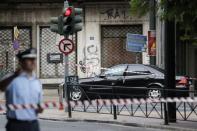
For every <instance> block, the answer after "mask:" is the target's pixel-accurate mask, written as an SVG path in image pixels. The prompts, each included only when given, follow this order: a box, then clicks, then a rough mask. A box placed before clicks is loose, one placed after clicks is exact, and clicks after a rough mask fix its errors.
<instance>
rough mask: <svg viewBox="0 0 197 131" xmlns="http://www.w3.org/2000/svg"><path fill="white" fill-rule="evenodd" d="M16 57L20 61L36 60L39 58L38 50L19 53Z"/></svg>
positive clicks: (31, 49) (32, 49)
mask: <svg viewBox="0 0 197 131" xmlns="http://www.w3.org/2000/svg"><path fill="white" fill-rule="evenodd" d="M16 56H17V57H18V59H19V60H22V59H28V58H29V59H32V58H36V57H37V54H36V49H34V48H30V49H27V50H25V51H23V52H19V53H18V54H17V55H16Z"/></svg>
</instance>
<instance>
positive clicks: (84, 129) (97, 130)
mask: <svg viewBox="0 0 197 131" xmlns="http://www.w3.org/2000/svg"><path fill="white" fill-rule="evenodd" d="M5 123H6V119H5V117H4V116H0V131H5V129H4V126H5ZM40 123H41V130H42V131H164V130H159V129H145V128H140V127H125V126H120V125H110V124H101V123H87V122H58V121H46V120H40Z"/></svg>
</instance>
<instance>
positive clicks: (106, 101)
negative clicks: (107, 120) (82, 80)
mask: <svg viewBox="0 0 197 131" xmlns="http://www.w3.org/2000/svg"><path fill="white" fill-rule="evenodd" d="M159 102H162V103H167V102H169V103H172V102H188V103H197V97H194V98H191V97H187V98H184V97H182V98H177V97H174V98H170V97H167V98H160V99H152V98H147V99H143V98H141V99H136V98H133V99H96V100H91V101H88V100H84V101H69V103H67V102H44V103H41V104H8V105H7V106H5V105H2V104H1V105H0V111H6V110H12V111H14V110H22V109H39V108H42V109H59V110H63V109H64V108H65V107H68V104H69V105H70V107H75V106H90V105H92V106H103V105H105V106H111V105H131V104H145V103H159Z"/></svg>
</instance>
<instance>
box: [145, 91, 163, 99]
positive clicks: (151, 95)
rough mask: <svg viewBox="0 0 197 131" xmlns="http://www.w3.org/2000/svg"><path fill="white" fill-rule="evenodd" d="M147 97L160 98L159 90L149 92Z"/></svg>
mask: <svg viewBox="0 0 197 131" xmlns="http://www.w3.org/2000/svg"><path fill="white" fill-rule="evenodd" d="M148 97H149V98H160V97H161V91H160V90H149V92H148Z"/></svg>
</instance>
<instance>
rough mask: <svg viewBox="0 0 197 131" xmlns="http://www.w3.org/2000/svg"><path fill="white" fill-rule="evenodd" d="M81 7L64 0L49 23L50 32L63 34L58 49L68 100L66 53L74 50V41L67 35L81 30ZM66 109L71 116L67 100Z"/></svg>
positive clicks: (67, 98)
mask: <svg viewBox="0 0 197 131" xmlns="http://www.w3.org/2000/svg"><path fill="white" fill-rule="evenodd" d="M82 11H83V10H82V8H74V7H73V6H70V5H69V3H68V1H67V0H65V1H64V8H63V12H62V14H61V15H59V16H58V17H51V25H50V29H51V31H52V32H55V33H58V34H60V35H63V36H64V39H62V40H61V41H60V42H59V50H60V52H62V53H63V54H64V60H65V84H64V89H65V93H64V94H65V99H66V100H67V102H68V100H69V95H68V94H69V92H68V91H67V89H68V88H67V85H66V83H67V81H66V80H67V77H68V75H69V74H68V71H69V70H68V55H69V54H70V53H72V52H73V51H74V43H73V41H72V40H70V39H68V37H69V35H73V34H75V33H77V32H78V31H81V30H82V25H81V22H82V17H81V14H82ZM66 111H68V112H69V117H71V108H70V105H69V102H68V108H67V109H66Z"/></svg>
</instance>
